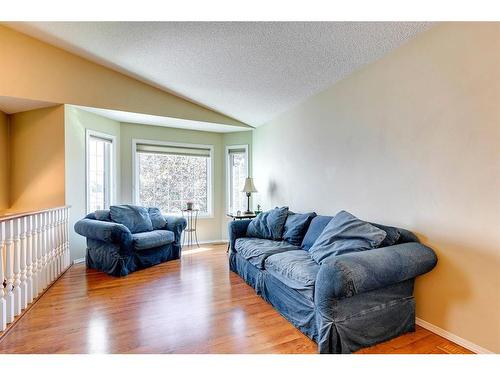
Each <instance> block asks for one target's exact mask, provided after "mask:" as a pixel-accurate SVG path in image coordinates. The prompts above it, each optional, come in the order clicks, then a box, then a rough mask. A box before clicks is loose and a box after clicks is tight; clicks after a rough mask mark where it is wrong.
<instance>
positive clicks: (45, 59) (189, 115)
mask: <svg viewBox="0 0 500 375" xmlns="http://www.w3.org/2000/svg"><path fill="white" fill-rule="evenodd" d="M0 45H1V46H2V48H1V49H0V95H4V96H14V97H19V98H28V99H36V100H42V101H47V102H51V103H64V104H78V105H83V106H90V107H99V108H109V109H116V110H124V111H130V112H138V113H147V114H152V115H160V116H171V117H176V118H184V119H189V120H199V121H208V122H216V123H221V124H228V125H235V124H236V125H243V124H241V123H240V122H239V121H236V120H234V119H232V118H229V117H227V116H224V115H221V114H219V113H217V112H214V111H211V110H209V109H206V108H204V107H201V106H199V105H197V104H194V103H192V102H189V101H187V100H184V99H181V98H179V97H177V96H174V95H172V94H169V93H167V92H165V91H162V90H159V89H156V88H154V87H152V86H149V85H147V84H144V83H142V82H139V81H137V80H135V79H133V78H130V77H127V76H125V75H123V74H120V73H118V72H116V71H113V70H111V69H108V68H105V67H103V66H101V65H98V64H94V63H92V62H90V61H88V60H86V59H83V58H81V57H78V56H76V55H73V54H71V53H69V52H66V51H64V50H61V49H59V48H56V47H53V46H51V45H49V44H47V43H44V42H41V41H39V40H37V39H34V38H31V37H29V36H27V35H24V34H21V33H19V32H17V31H14V30H12V29H9V28H7V27H5V26H0Z"/></svg>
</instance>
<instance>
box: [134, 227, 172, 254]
mask: <svg viewBox="0 0 500 375" xmlns="http://www.w3.org/2000/svg"><path fill="white" fill-rule="evenodd" d="M132 241H133V244H134V249H135V250H147V249H152V248H153V247H158V246H163V245H167V244H169V243H172V242H174V232H171V231H169V230H154V231H152V232H141V233H134V234H132Z"/></svg>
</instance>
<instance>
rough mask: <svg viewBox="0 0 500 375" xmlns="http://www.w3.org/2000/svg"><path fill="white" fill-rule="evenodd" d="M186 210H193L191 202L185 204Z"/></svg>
mask: <svg viewBox="0 0 500 375" xmlns="http://www.w3.org/2000/svg"><path fill="white" fill-rule="evenodd" d="M186 209H187V210H192V209H193V201H187V202H186Z"/></svg>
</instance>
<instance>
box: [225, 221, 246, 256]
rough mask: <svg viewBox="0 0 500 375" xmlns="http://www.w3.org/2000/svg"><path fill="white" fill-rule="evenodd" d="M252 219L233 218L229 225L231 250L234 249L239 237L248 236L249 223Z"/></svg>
mask: <svg viewBox="0 0 500 375" xmlns="http://www.w3.org/2000/svg"><path fill="white" fill-rule="evenodd" d="M251 221H252V220H251V219H244V220H233V221H230V222H229V224H228V225H227V229H228V231H229V246H230V249H231V251H234V244H235V243H236V240H237V239H238V238H242V237H246V235H247V228H248V224H250V222H251Z"/></svg>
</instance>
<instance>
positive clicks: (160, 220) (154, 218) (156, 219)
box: [148, 207, 167, 229]
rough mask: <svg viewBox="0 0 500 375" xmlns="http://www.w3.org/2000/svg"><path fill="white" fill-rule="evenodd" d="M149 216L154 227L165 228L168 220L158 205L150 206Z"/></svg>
mask: <svg viewBox="0 0 500 375" xmlns="http://www.w3.org/2000/svg"><path fill="white" fill-rule="evenodd" d="M148 213H149V218H150V219H151V224H153V229H165V227H166V226H167V220H165V217H164V216H163V215H162V213H161V211H160V209H159V208H157V207H149V208H148Z"/></svg>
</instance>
